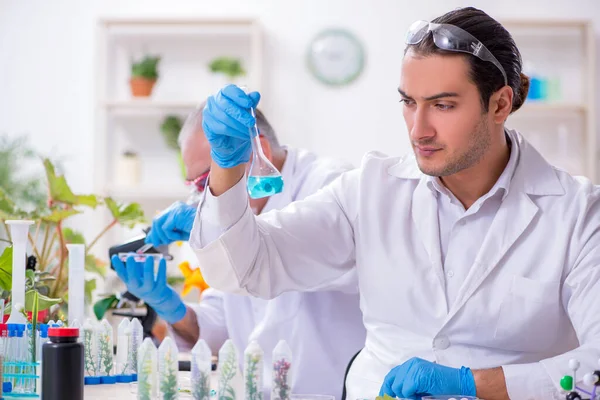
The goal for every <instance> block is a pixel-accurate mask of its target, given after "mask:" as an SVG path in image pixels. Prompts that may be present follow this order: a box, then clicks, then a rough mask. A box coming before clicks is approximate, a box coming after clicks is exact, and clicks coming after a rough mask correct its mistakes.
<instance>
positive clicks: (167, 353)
mask: <svg viewBox="0 0 600 400" xmlns="http://www.w3.org/2000/svg"><path fill="white" fill-rule="evenodd" d="M178 372H179V350H178V349H177V345H176V344H175V342H174V341H173V339H172V338H170V337H169V336H167V337H166V338H164V340H163V341H162V343H161V344H160V346H159V348H158V379H160V384H159V385H158V389H159V391H160V399H162V400H176V399H177V398H179V388H178V387H177V375H178Z"/></svg>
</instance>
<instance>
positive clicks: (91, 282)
mask: <svg viewBox="0 0 600 400" xmlns="http://www.w3.org/2000/svg"><path fill="white" fill-rule="evenodd" d="M94 290H96V279H86V280H85V288H84V292H85V304H91V303H92V294H93V293H94Z"/></svg>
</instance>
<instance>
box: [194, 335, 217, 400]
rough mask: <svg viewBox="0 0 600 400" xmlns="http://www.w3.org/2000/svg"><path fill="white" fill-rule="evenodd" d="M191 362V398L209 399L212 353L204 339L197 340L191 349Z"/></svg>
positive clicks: (197, 399) (198, 399)
mask: <svg viewBox="0 0 600 400" xmlns="http://www.w3.org/2000/svg"><path fill="white" fill-rule="evenodd" d="M191 361H192V362H191V364H192V365H191V383H192V397H193V398H194V400H206V399H208V398H209V397H210V374H211V370H212V352H211V351H210V348H209V347H208V344H206V341H205V340H204V339H200V340H198V342H196V344H195V345H194V347H193V348H192V360H191Z"/></svg>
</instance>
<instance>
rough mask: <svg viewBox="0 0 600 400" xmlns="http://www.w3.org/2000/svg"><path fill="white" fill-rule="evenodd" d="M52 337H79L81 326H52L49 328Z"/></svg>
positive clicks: (49, 334)
mask: <svg viewBox="0 0 600 400" xmlns="http://www.w3.org/2000/svg"><path fill="white" fill-rule="evenodd" d="M48 336H50V337H79V328H50V329H48Z"/></svg>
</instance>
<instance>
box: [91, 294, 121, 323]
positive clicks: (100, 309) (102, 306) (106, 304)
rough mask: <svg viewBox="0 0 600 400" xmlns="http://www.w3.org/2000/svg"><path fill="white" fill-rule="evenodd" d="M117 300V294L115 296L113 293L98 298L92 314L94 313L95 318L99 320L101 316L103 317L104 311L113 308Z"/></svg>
mask: <svg viewBox="0 0 600 400" xmlns="http://www.w3.org/2000/svg"><path fill="white" fill-rule="evenodd" d="M118 302H119V300H118V299H117V296H115V295H112V296H109V297H107V298H104V299H101V300H98V301H97V302H96V303H95V304H94V315H96V318H98V320H101V319H102V318H104V315H105V314H106V312H107V311H108V310H110V309H112V308H114V307H115V306H116V305H117V303H118Z"/></svg>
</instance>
